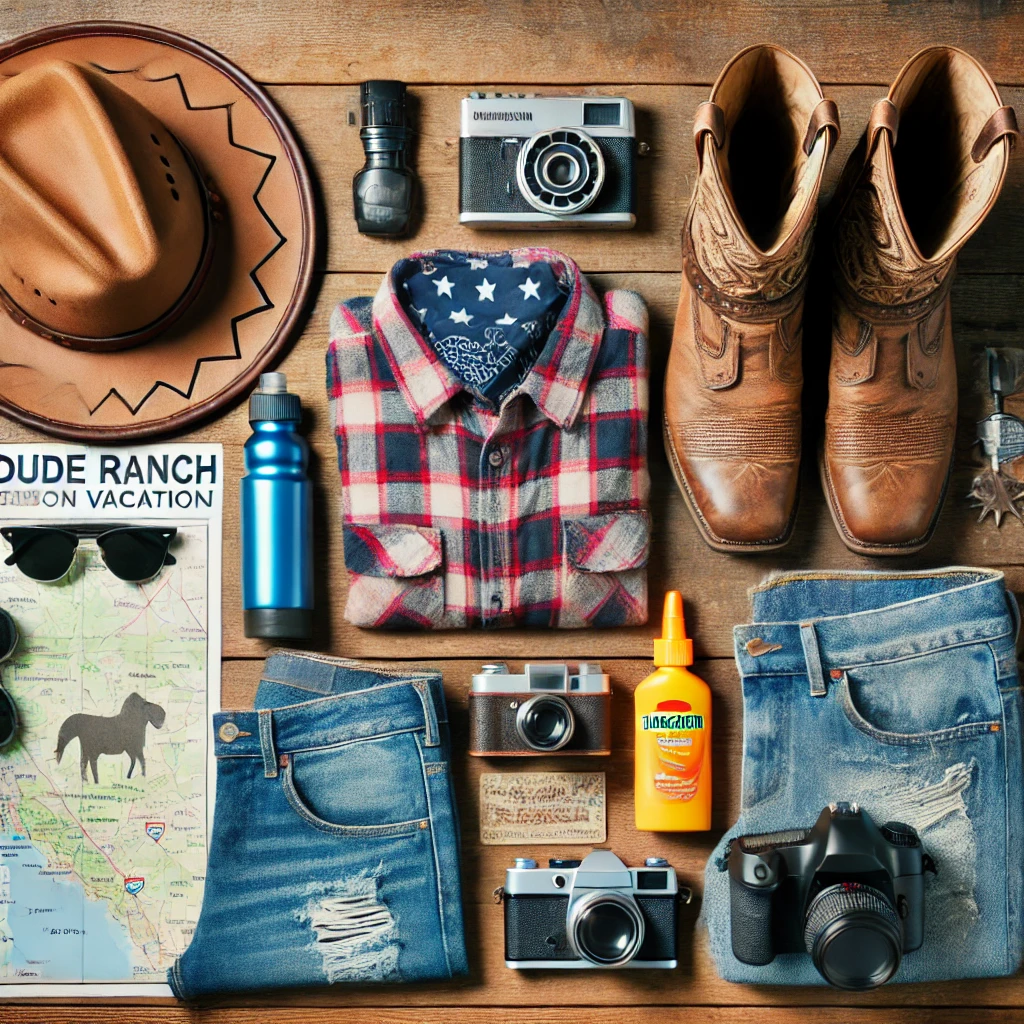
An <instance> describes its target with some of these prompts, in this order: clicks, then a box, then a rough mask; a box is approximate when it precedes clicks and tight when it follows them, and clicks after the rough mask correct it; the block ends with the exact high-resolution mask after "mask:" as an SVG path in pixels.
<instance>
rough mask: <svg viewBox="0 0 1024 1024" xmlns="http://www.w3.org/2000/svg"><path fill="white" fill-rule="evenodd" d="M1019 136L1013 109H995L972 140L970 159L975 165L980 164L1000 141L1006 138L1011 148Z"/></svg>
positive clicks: (1007, 107) (1004, 107) (1006, 107)
mask: <svg viewBox="0 0 1024 1024" xmlns="http://www.w3.org/2000/svg"><path fill="white" fill-rule="evenodd" d="M1019 136H1020V132H1019V131H1018V129H1017V115H1016V114H1015V113H1014V110H1013V107H1011V106H1003V107H997V108H996V109H995V110H994V111H993V112H992V116H991V117H990V118H989V119H988V120H987V121H986V122H985V124H984V125H983V126H982V129H981V131H980V132H978V137H977V138H976V139H975V140H974V145H973V146H972V147H971V159H972V160H973V161H974V162H975V163H976V164H980V163H981V161H982V160H984V159H985V157H986V156H988V151H989V150H990V149H991V148H992V147H993V146H994V145H995V144H996V143H997V142H998V141H999V140H1000V139H1003V138H1008V139H1009V140H1010V145H1011V146H1012V145H1013V144H1014V143H1015V142H1016V141H1017V138H1018V137H1019Z"/></svg>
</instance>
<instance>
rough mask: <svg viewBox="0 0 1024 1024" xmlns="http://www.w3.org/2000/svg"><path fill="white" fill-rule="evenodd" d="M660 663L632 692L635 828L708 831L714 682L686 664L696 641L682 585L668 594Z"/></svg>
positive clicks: (657, 645)
mask: <svg viewBox="0 0 1024 1024" xmlns="http://www.w3.org/2000/svg"><path fill="white" fill-rule="evenodd" d="M654 664H655V666H656V667H657V671H655V672H654V673H653V674H652V675H649V676H648V677H647V678H646V679H645V680H644V681H643V682H642V683H640V685H639V686H637V688H636V692H635V694H634V697H633V699H634V701H635V713H636V753H635V772H636V775H635V779H634V801H635V804H636V827H637V828H638V829H641V830H643V831H645V832H703V831H706V830H707V829H709V828H711V688H710V687H709V686H708V684H707V683H705V682H704V680H703V679H701V678H700V677H699V676H695V675H694V674H693V673H692V672H691V671H689V669H687V668H686V667H685V666H687V665H692V664H693V641H692V640H689V639H687V636H686V625H685V623H684V621H683V598H682V596H681V595H680V593H679V591H678V590H670V591H669V592H668V593H667V594H666V595H665V617H664V620H663V622H662V636H661V639H659V640H655V641H654Z"/></svg>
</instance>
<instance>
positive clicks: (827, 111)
mask: <svg viewBox="0 0 1024 1024" xmlns="http://www.w3.org/2000/svg"><path fill="white" fill-rule="evenodd" d="M823 131H828V132H831V133H832V140H831V143H830V148H831V147H834V146H835V144H836V143H837V142H838V141H839V107H838V106H836V101H835V100H830V99H822V100H819V101H818V105H817V106H816V107H815V108H814V110H812V111H811V117H810V120H809V121H808V122H807V134H806V135H805V136H804V155H805V156H810V155H811V150H812V149H813V148H814V142H815V140H816V139H817V138H818V136H819V135H820V134H821V133H822V132H823Z"/></svg>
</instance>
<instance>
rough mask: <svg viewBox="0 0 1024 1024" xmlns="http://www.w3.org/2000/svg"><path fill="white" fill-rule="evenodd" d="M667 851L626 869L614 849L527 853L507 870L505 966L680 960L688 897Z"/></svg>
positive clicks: (501, 893) (501, 892)
mask: <svg viewBox="0 0 1024 1024" xmlns="http://www.w3.org/2000/svg"><path fill="white" fill-rule="evenodd" d="M690 897H691V894H690V890H689V889H686V888H685V887H684V888H683V889H680V888H679V885H678V883H677V881H676V873H675V870H674V869H673V868H670V867H669V866H668V862H667V861H666V860H664V859H662V858H661V857H648V858H647V861H646V864H645V866H644V867H642V868H627V867H626V865H625V864H623V863H622V861H621V860H619V858H618V857H616V856H615V854H614V853H612V852H611V851H610V850H595V851H594V852H593V853H591V854H589V855H588V856H587V857H585V858H584V859H583V860H582V861H579V860H557V859H553V860H549V861H548V867H547V868H538V867H537V862H536V861H534V860H530V859H528V858H525V857H520V858H517V859H516V862H515V867H512V868H509V869H508V870H507V871H506V872H505V886H504V888H502V889H498V890H496V892H495V898H496V899H497V900H498V901H500V902H502V903H503V904H504V908H505V966H506V967H512V968H516V969H528V968H535V967H563V968H565V967H576V968H594V967H646V968H651V967H661V968H673V967H675V966H676V931H677V924H678V916H679V903H680V902H683V903H689V902H690Z"/></svg>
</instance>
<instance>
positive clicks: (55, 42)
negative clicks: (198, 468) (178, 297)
mask: <svg viewBox="0 0 1024 1024" xmlns="http://www.w3.org/2000/svg"><path fill="white" fill-rule="evenodd" d="M46 60H69V61H72V62H73V63H78V64H81V65H88V66H89V67H91V68H92V69H93V70H97V71H99V72H101V73H103V74H107V75H110V76H111V78H112V80H113V81H114V82H115V84H117V85H118V86H119V87H120V88H122V89H124V90H125V91H126V92H129V93H130V94H131V95H133V96H134V97H135V98H136V99H137V100H139V102H141V103H142V104H143V105H144V106H146V107H147V108H148V109H149V110H151V111H152V112H153V113H154V114H155V115H156V116H157V117H158V118H159V119H160V120H161V121H162V122H163V123H164V125H165V126H166V127H167V128H168V129H169V130H170V131H171V132H173V133H174V134H175V135H176V136H177V137H178V139H179V140H180V141H181V142H182V143H183V144H184V145H185V146H186V147H187V149H188V150H189V152H190V153H191V155H192V157H193V158H194V160H195V162H196V164H197V165H198V167H199V168H200V171H201V173H203V175H204V176H205V177H206V179H207V183H208V187H209V188H210V190H211V191H212V192H214V193H215V194H216V195H217V196H218V198H219V203H218V208H219V210H220V211H222V214H223V216H222V219H221V220H220V221H219V222H218V224H217V228H216V240H215V245H214V255H213V266H212V267H211V270H210V272H209V274H208V275H207V277H206V279H205V281H204V284H203V287H202V289H201V290H200V293H199V295H198V296H197V298H196V299H195V300H194V301H193V303H192V305H191V306H190V307H189V309H188V311H187V312H186V313H185V315H184V316H182V317H181V319H179V320H178V321H177V322H176V323H175V324H174V325H173V326H172V327H171V328H170V329H169V330H168V331H167V332H166V333H165V334H161V335H160V336H159V337H157V338H155V339H153V340H151V341H149V342H147V343H145V344H143V345H141V346H139V347H137V348H133V349H128V350H124V351H119V352H102V353H97V352H87V351H73V350H69V349H67V348H63V347H61V346H59V345H57V344H56V343H54V342H52V341H47V340H46V339H44V338H41V337H40V336H39V335H38V334H35V333H33V332H31V331H29V330H28V329H27V328H26V327H23V326H22V325H20V324H18V323H16V322H15V321H14V319H12V318H11V317H10V316H7V315H6V314H5V313H3V312H0V412H2V413H4V414H5V415H7V416H10V417H11V418H13V419H15V420H18V421H20V422H22V423H25V424H27V425H29V426H32V427H35V428H37V429H39V430H41V431H44V432H45V433H47V434H51V435H54V436H56V437H62V438H67V439H70V440H77V441H103V442H110V441H122V440H137V439H141V438H146V437H154V436H157V435H162V434H167V433H171V432H173V431H178V430H183V429H186V428H188V427H191V426H193V425H195V424H196V423H197V422H199V421H200V420H203V419H205V418H207V417H208V416H210V415H211V414H213V413H215V412H217V411H218V410H220V409H223V408H224V407H225V406H227V405H229V404H230V403H231V402H233V401H235V400H236V399H237V398H238V397H240V396H241V395H242V394H245V393H247V392H248V391H249V390H251V389H252V387H253V386H254V384H255V382H256V380H257V378H258V376H259V374H260V372H261V371H262V370H264V369H266V367H267V366H268V365H269V364H270V363H271V362H272V361H273V360H274V359H275V358H277V357H278V356H279V355H280V354H281V352H282V350H283V349H284V348H285V347H286V346H287V345H288V343H289V342H290V341H291V339H292V337H293V336H294V334H295V333H296V331H297V330H298V328H299V327H300V326H301V320H302V317H303V315H304V313H305V310H306V307H307V305H308V301H309V298H310V291H311V288H312V283H313V266H314V257H315V251H316V238H315V232H316V215H315V205H314V198H313V187H312V183H311V181H310V176H309V172H308V170H307V168H306V164H305V160H304V158H303V155H302V152H301V150H300V148H299V145H298V143H297V142H296V140H295V137H294V135H293V134H292V132H291V129H290V128H289V127H288V124H287V123H286V122H285V120H284V118H283V116H282V115H281V113H280V112H279V111H278V110H277V108H276V107H275V106H274V104H273V102H272V101H271V99H270V97H269V96H267V94H266V93H265V92H264V91H263V90H262V89H261V88H260V87H259V86H258V85H256V83H255V82H253V81H252V80H251V79H249V78H248V76H246V75H245V74H244V73H243V72H242V71H240V70H239V69H238V68H237V67H235V66H234V65H233V64H232V63H231V62H230V61H228V60H226V59H225V58H224V57H222V56H221V55H220V54H218V53H216V52H214V51H213V50H211V49H209V48H207V47H205V46H203V45H202V44H201V43H197V42H195V41H194V40H191V39H188V38H186V37H185V36H181V35H178V34H177V33H174V32H169V31H167V30H165V29H160V28H153V27H150V26H146V25H135V24H127V23H122V22H104V21H98V22H80V23H75V24H70V25H60V26H56V27H53V28H47V29H43V30H40V31H38V32H33V33H30V34H29V35H25V36H20V37H19V38H17V39H14V40H12V41H10V42H8V43H5V44H3V45H2V46H0V88H2V81H3V80H4V79H5V78H7V77H10V76H11V75H15V74H18V73H19V72H21V71H24V70H26V69H28V68H30V67H32V66H34V65H36V64H38V63H40V62H42V61H46ZM2 246H3V240H2V238H0V249H2Z"/></svg>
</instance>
